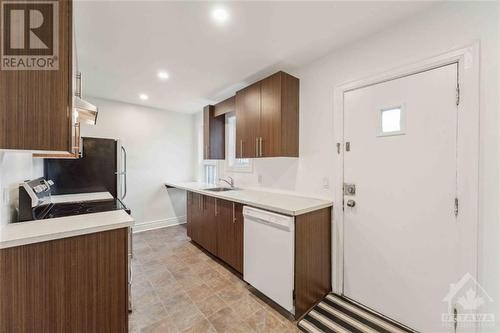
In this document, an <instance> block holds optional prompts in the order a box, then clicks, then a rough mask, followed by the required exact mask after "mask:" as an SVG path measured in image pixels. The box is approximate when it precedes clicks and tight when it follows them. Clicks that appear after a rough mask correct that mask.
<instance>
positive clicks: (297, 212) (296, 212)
mask: <svg viewBox="0 0 500 333" xmlns="http://www.w3.org/2000/svg"><path fill="white" fill-rule="evenodd" d="M165 185H166V186H169V187H173V188H176V189H180V190H185V191H190V192H195V193H199V194H203V195H207V196H211V197H214V198H219V199H222V200H228V201H233V202H237V203H241V204H244V205H249V206H252V207H256V208H261V209H265V210H269V211H272V212H276V213H281V214H285V215H289V216H299V215H303V214H307V213H310V212H314V211H316V210H320V209H324V208H328V207H332V206H333V202H328V201H327V200H323V199H316V200H322V201H325V203H323V204H318V205H316V206H314V207H311V208H305V209H301V210H287V209H282V208H278V207H274V206H268V205H264V204H259V203H255V202H250V201H247V200H241V199H238V198H229V197H227V196H224V195H221V194H220V193H218V192H210V191H206V190H200V189H196V188H191V187H188V186H182V185H179V184H176V183H172V182H165ZM263 192H264V191H263ZM276 194H277V195H279V194H278V193H276ZM285 195H286V194H285ZM288 195H289V194H288ZM311 199H315V198H311Z"/></svg>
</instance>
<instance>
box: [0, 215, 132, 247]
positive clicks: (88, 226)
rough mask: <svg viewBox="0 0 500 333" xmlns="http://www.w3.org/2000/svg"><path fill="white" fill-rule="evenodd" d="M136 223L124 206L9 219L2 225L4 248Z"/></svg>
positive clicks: (0, 229) (124, 226)
mask: <svg viewBox="0 0 500 333" xmlns="http://www.w3.org/2000/svg"><path fill="white" fill-rule="evenodd" d="M133 224H134V219H133V218H132V217H131V216H130V215H128V214H127V212H125V211H124V210H114V211H109V212H102V213H93V214H82V215H75V216H67V217H59V218H53V219H45V220H35V221H29V222H18V223H8V224H6V225H4V226H2V227H1V228H0V249H5V248H8V247H14V246H20V245H26V244H32V243H39V242H45V241H50V240H54V239H60V238H67V237H73V236H79V235H86V234H91V233H95V232H101V231H106V230H112V229H119V228H126V227H131V226H132V225H133Z"/></svg>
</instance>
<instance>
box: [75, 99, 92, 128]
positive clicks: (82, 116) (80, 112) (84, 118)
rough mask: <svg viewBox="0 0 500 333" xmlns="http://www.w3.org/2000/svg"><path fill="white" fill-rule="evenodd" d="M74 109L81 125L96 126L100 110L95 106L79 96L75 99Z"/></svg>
mask: <svg viewBox="0 0 500 333" xmlns="http://www.w3.org/2000/svg"><path fill="white" fill-rule="evenodd" d="M73 109H74V111H75V112H76V114H77V119H78V121H79V122H80V123H83V124H88V125H95V124H96V122H97V113H98V109H97V106H95V105H94V104H92V103H89V102H87V101H86V100H83V99H81V98H80V97H79V96H75V97H74V98H73Z"/></svg>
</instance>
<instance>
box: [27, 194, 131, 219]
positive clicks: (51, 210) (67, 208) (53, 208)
mask: <svg viewBox="0 0 500 333" xmlns="http://www.w3.org/2000/svg"><path fill="white" fill-rule="evenodd" d="M120 209H123V210H126V211H127V210H128V209H127V207H125V205H124V204H123V203H122V202H121V201H120V200H119V199H109V200H97V201H83V202H70V203H58V204H51V205H50V206H48V207H45V208H42V207H40V209H37V210H36V211H35V216H36V219H37V220H40V219H51V218H56V217H65V216H72V215H82V214H92V213H101V212H108V211H113V210H120Z"/></svg>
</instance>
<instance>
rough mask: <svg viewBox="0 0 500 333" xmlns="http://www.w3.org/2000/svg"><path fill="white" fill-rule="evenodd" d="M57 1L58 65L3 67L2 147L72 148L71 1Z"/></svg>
mask: <svg viewBox="0 0 500 333" xmlns="http://www.w3.org/2000/svg"><path fill="white" fill-rule="evenodd" d="M0 2H2V3H3V2H6V1H0ZM58 3H59V15H58V17H59V29H58V33H59V42H58V44H59V54H58V63H59V65H58V69H56V70H0V149H16V150H39V151H59V152H70V151H72V146H73V142H72V141H73V140H72V132H73V121H72V120H73V119H72V98H73V93H72V1H70V0H64V1H63V0H60V1H58ZM2 8H3V7H2ZM56 45H57V43H56Z"/></svg>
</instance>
